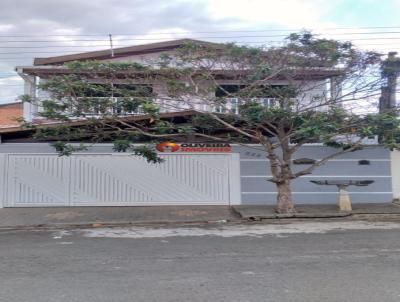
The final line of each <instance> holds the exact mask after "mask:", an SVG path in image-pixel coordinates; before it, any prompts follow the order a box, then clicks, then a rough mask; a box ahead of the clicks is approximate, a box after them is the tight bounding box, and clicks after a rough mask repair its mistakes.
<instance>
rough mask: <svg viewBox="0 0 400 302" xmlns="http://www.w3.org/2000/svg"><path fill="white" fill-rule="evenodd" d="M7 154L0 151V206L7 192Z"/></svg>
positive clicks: (1, 206)
mask: <svg viewBox="0 0 400 302" xmlns="http://www.w3.org/2000/svg"><path fill="white" fill-rule="evenodd" d="M7 172H8V169H7V154H5V153H0V208H3V207H4V203H5V199H6V194H7V182H6V180H7V177H8V175H7Z"/></svg>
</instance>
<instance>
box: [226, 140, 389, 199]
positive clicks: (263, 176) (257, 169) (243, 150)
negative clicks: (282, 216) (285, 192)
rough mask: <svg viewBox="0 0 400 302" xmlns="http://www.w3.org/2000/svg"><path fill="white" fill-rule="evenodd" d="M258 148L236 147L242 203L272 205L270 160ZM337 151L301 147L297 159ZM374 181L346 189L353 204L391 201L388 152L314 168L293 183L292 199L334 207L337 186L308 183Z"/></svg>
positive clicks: (368, 152)
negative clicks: (313, 181)
mask: <svg viewBox="0 0 400 302" xmlns="http://www.w3.org/2000/svg"><path fill="white" fill-rule="evenodd" d="M259 148H260V147H257V146H253V147H235V148H234V151H235V152H239V153H240V168H241V185H242V188H241V191H242V203H243V204H274V203H275V198H276V193H275V188H274V184H273V183H271V182H269V181H267V179H268V177H269V176H270V175H271V172H270V168H269V161H268V160H267V159H266V158H265V153H264V152H262V151H260V150H258V149H259ZM336 151H337V150H336V149H332V148H328V147H324V146H304V147H303V148H301V149H300V150H299V151H298V152H297V153H296V154H295V155H294V157H293V158H294V159H296V158H313V159H321V158H323V157H325V156H327V155H328V154H331V153H333V152H336ZM363 159H366V160H369V161H370V165H359V164H358V161H359V160H363ZM305 167H307V165H295V166H294V170H295V171H298V170H302V169H304V168H305ZM341 179H343V180H344V179H352V180H373V181H374V183H373V184H371V185H369V186H367V187H354V186H350V187H349V192H350V198H351V200H352V202H354V203H378V202H390V201H392V199H393V194H392V182H391V168H390V152H389V151H387V150H385V149H383V148H382V147H378V146H371V147H367V148H365V149H364V150H360V151H356V152H352V153H348V154H345V155H343V156H341V157H338V158H335V159H333V160H331V161H329V162H328V163H326V164H325V165H324V166H321V167H319V168H317V169H316V170H315V171H314V173H313V174H312V175H306V176H303V177H301V178H299V179H296V180H294V181H293V185H292V189H293V197H294V201H295V202H296V203H297V204H333V203H336V200H337V188H336V186H319V185H316V184H313V183H311V182H310V180H341Z"/></svg>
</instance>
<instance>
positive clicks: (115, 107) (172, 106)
mask: <svg viewBox="0 0 400 302" xmlns="http://www.w3.org/2000/svg"><path fill="white" fill-rule="evenodd" d="M91 99H92V100H98V103H96V102H93V104H86V106H85V105H82V107H81V108H71V109H70V110H69V112H70V114H71V115H73V113H74V112H77V111H79V112H80V113H81V115H82V116H87V117H101V116H104V115H116V116H127V115H143V114H145V111H144V110H143V108H142V106H140V105H139V106H138V107H135V108H134V109H132V110H129V109H128V107H129V106H127V104H126V103H125V104H124V102H126V100H127V99H126V98H119V97H114V98H104V97H96V98H91ZM82 100H83V98H82ZM110 100H111V101H112V103H113V104H112V105H111V106H110V105H109V101H110ZM132 100H133V99H132ZM102 101H104V103H102ZM149 101H151V102H154V103H156V104H158V105H159V106H160V111H161V112H176V111H183V110H191V109H194V110H199V111H212V112H218V113H234V114H239V111H240V106H241V105H243V104H245V103H246V102H249V101H251V102H256V103H259V104H260V105H262V106H265V107H272V106H275V105H276V99H274V98H253V99H240V98H227V99H226V100H225V102H224V103H223V104H220V105H209V104H205V103H203V102H202V101H200V100H199V101H193V102H192V103H186V102H182V101H173V100H160V99H153V98H149ZM106 103H108V104H106ZM132 107H134V106H132ZM40 111H42V110H39V112H40Z"/></svg>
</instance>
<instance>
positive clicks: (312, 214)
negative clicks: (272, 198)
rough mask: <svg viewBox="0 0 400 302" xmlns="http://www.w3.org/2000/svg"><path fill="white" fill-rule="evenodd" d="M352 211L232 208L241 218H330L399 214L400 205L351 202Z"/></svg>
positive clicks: (334, 208) (330, 207)
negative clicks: (282, 212)
mask: <svg viewBox="0 0 400 302" xmlns="http://www.w3.org/2000/svg"><path fill="white" fill-rule="evenodd" d="M352 207H353V211H351V212H341V211H339V210H338V206H337V205H296V210H297V213H296V214H289V215H286V214H277V213H275V206H264V205H240V206H233V209H234V210H235V212H236V213H238V214H239V215H240V216H241V217H242V219H247V220H262V219H275V218H330V217H346V216H352V215H362V214H366V215H368V214H371V215H373V214H388V215H390V214H392V215H399V216H400V206H399V205H397V204H394V203H364V204H353V205H352Z"/></svg>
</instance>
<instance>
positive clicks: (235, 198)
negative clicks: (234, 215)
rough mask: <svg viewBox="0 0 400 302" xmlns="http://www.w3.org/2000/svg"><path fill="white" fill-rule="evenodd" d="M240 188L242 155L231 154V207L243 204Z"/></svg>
mask: <svg viewBox="0 0 400 302" xmlns="http://www.w3.org/2000/svg"><path fill="white" fill-rule="evenodd" d="M241 191H242V190H241V187H240V153H231V158H230V166H229V205H231V206H233V205H240V204H242V192H241Z"/></svg>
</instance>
